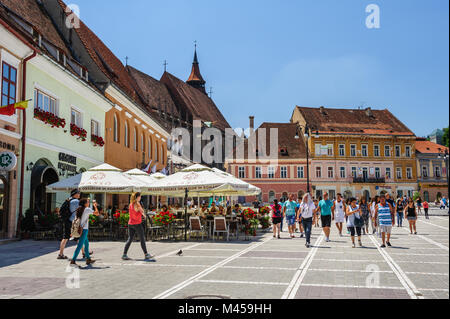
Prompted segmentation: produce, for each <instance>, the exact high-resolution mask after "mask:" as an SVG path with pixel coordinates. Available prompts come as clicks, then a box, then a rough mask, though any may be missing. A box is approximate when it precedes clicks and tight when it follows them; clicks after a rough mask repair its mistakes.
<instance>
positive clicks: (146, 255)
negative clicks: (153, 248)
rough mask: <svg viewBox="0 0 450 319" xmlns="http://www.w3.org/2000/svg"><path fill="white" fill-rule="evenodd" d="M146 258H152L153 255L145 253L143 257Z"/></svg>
mask: <svg viewBox="0 0 450 319" xmlns="http://www.w3.org/2000/svg"><path fill="white" fill-rule="evenodd" d="M144 258H145V259H146V260H148V259H153V258H155V255H151V254H145V257H144Z"/></svg>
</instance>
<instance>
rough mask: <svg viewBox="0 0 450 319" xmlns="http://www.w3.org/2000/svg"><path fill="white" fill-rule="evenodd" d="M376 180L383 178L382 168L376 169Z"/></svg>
mask: <svg viewBox="0 0 450 319" xmlns="http://www.w3.org/2000/svg"><path fill="white" fill-rule="evenodd" d="M375 178H381V168H379V167H375Z"/></svg>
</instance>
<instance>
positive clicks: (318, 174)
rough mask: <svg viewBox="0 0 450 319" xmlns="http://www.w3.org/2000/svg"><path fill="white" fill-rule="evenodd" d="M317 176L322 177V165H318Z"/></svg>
mask: <svg viewBox="0 0 450 319" xmlns="http://www.w3.org/2000/svg"><path fill="white" fill-rule="evenodd" d="M316 178H322V167H320V166H319V167H316Z"/></svg>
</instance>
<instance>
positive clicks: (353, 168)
mask: <svg viewBox="0 0 450 319" xmlns="http://www.w3.org/2000/svg"><path fill="white" fill-rule="evenodd" d="M351 172H352V177H353V178H356V177H358V167H356V166H352V168H351Z"/></svg>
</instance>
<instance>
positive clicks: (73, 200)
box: [57, 189, 80, 259]
mask: <svg viewBox="0 0 450 319" xmlns="http://www.w3.org/2000/svg"><path fill="white" fill-rule="evenodd" d="M68 201H69V211H70V216H69V218H68V219H63V220H62V232H63V238H62V240H61V244H60V245H59V255H58V258H57V259H67V257H66V256H64V249H65V248H66V245H67V242H68V241H69V239H70V237H71V232H72V222H73V221H74V220H75V215H76V210H77V209H78V207H79V202H80V191H79V190H78V189H74V190H73V191H72V192H71V193H70V198H69V199H68Z"/></svg>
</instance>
